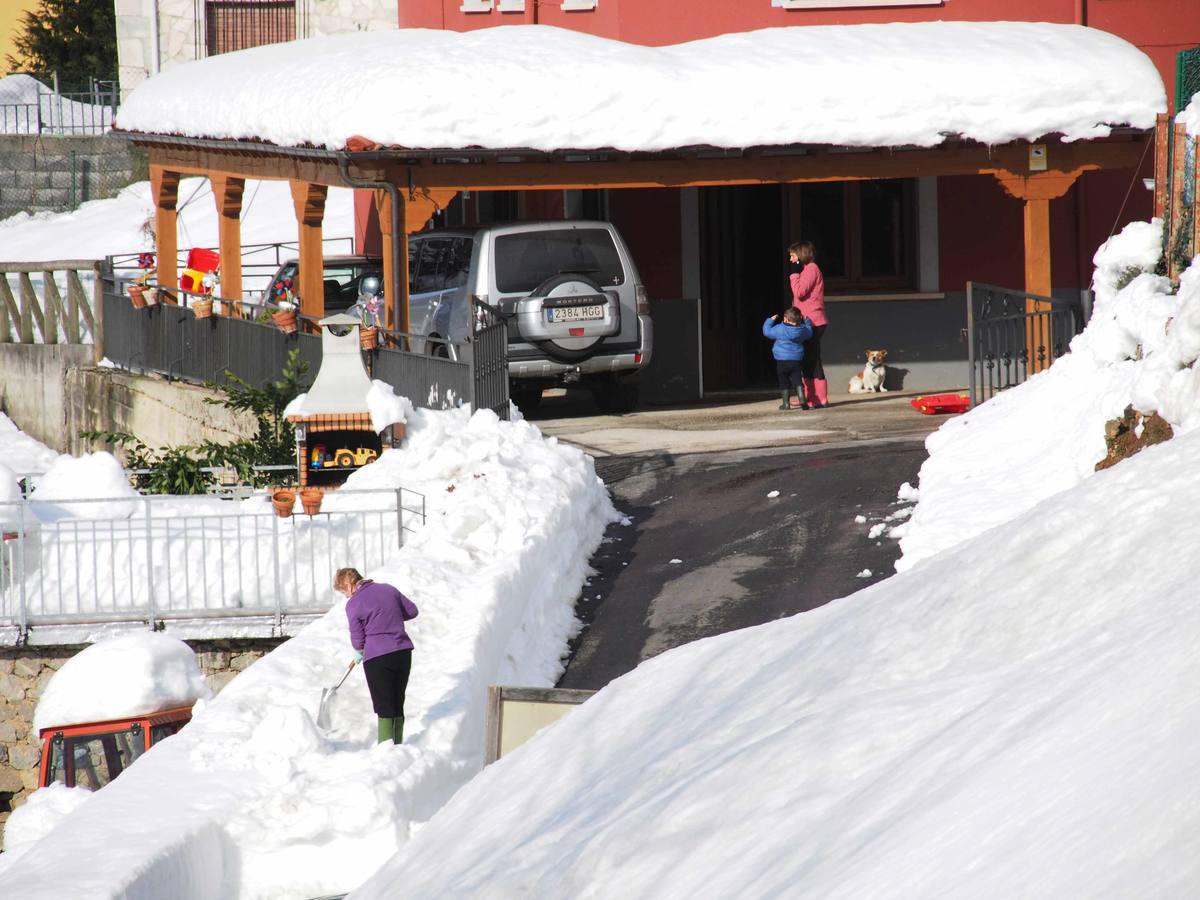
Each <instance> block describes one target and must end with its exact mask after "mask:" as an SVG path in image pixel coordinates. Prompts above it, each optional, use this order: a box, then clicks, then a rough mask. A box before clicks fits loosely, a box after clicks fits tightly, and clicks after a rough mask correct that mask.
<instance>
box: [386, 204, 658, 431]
mask: <svg viewBox="0 0 1200 900" xmlns="http://www.w3.org/2000/svg"><path fill="white" fill-rule="evenodd" d="M408 247H409V250H408V253H409V278H410V282H409V285H410V286H409V304H410V316H411V323H412V330H413V332H414V333H415V334H420V335H425V336H429V337H434V338H442V339H445V340H448V341H450V342H452V344H451V345H450V347H449V348H448V347H447V344H446V343H444V342H442V341H425V342H421V343H420V349H423V350H424V351H425V352H428V353H430V354H435V355H436V354H451V353H453V346H452V345H453V342H461V341H463V340H464V339H465V338H466V337H467V335H468V333H469V329H470V317H471V312H470V310H471V306H470V300H471V297H472V296H475V297H478V298H479V299H480V300H483V301H484V302H487V303H490V304H491V305H492V306H494V307H497V308H498V309H499V310H500V311H501V312H502V314H503V315H504V316H505V317H506V318H507V321H508V341H509V344H508V372H509V378H510V383H511V386H512V397H513V400H514V401H515V402H516V403H517V404H518V405H519V406H522V407H524V408H526V409H528V408H531V407H533V406H535V405H536V404H537V402H538V401H539V400H540V399H541V396H542V391H543V390H544V389H545V388H548V387H554V386H557V385H563V384H573V383H580V384H583V385H585V386H587V387H589V388H591V390H592V393H593V395H594V396H595V398H596V401H597V404H598V405H599V406H600V407H601V409H603V410H605V411H607V412H624V411H628V410H630V409H632V408H633V407H634V405H636V403H637V383H636V382H635V381H632V380H630V379H629V376H630V375H632V374H634V373H635V372H637V371H638V370H639V369H641V368H643V367H644V366H645V365H646V364H647V363H649V361H650V352H651V345H652V341H653V328H652V325H651V322H650V315H649V301H648V300H647V297H646V290H645V288H644V287H643V285H642V281H641V278H640V277H639V276H638V272H637V267H636V266H635V265H634V262H633V257H632V256H631V255H630V253H629V249H628V248H627V247H626V246H625V242H624V240H622V238H621V235H620V234H619V233H618V231H617V229H616V228H615V227H613V225H612V224H611V223H609V222H592V221H561V220H560V221H545V222H515V223H509V224H504V225H487V226H481V227H479V228H472V229H446V230H441V231H429V232H425V233H422V234H417V235H413V236H412V237H411V238H410V239H409V245H408Z"/></svg>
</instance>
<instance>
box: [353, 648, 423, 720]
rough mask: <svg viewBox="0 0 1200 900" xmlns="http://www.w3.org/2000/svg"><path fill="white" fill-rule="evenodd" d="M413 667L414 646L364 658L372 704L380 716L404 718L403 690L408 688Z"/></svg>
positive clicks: (384, 717)
mask: <svg viewBox="0 0 1200 900" xmlns="http://www.w3.org/2000/svg"><path fill="white" fill-rule="evenodd" d="M411 669H412V651H411V650H393V651H392V652H391V653H385V654H384V655H383V656H373V657H371V658H370V659H368V660H366V661H364V662H363V672H365V673H366V676H367V689H368V690H369V691H370V692H371V705H372V706H373V707H375V715H377V716H379V718H381V719H403V718H404V692H405V691H406V690H407V689H408V673H409V670H411Z"/></svg>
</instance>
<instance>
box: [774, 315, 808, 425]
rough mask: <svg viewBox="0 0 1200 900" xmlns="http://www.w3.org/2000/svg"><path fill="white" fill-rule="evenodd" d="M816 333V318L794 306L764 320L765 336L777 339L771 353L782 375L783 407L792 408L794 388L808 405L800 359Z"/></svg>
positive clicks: (777, 370) (780, 406)
mask: <svg viewBox="0 0 1200 900" xmlns="http://www.w3.org/2000/svg"><path fill="white" fill-rule="evenodd" d="M812 334H813V326H812V322H811V321H809V320H808V319H807V318H805V317H804V315H803V314H802V313H801V312H800V310H798V309H796V308H795V307H794V306H793V307H791V308H790V309H788V311H787V312H785V313H784V314H783V315H782V316H779V315H774V316H769V317H768V318H767V320H766V321H765V322H763V336H764V337H769V338H771V339H772V340H773V341H775V345H774V346H773V347H772V348H771V355H772V356H774V357H775V372H776V375H778V377H779V390H780V391H781V392H782V397H781V401H782V402H781V403H780V404H779V408H780V409H791V408H792V407H791V402H790V401H791V395H792V391H793V390H794V391H795V392H796V396H797V397H799V398H800V403H801V408H804V409H807V407H806V406H804V405H803V404H804V392H803V390H802V389H801V380H802V378H803V374H802V370H801V365H800V362H801V361H802V360H803V359H804V342H805V341H807V340H808V339H809V338H811V337H812Z"/></svg>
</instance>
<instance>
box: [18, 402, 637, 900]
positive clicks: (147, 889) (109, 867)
mask: <svg viewBox="0 0 1200 900" xmlns="http://www.w3.org/2000/svg"><path fill="white" fill-rule="evenodd" d="M347 484H348V487H351V488H367V487H380V486H384V485H388V486H392V487H394V486H396V485H398V484H403V485H404V486H405V487H408V488H410V489H413V490H416V491H420V492H422V493H423V494H424V495H425V497H426V503H427V513H428V521H427V524H426V526H425V528H424V529H423V530H422V531H420V532H419V533H418V534H417V535H416V536H414V537H413V538H411V539H410V540H409V542H408V543H406V545H405V546H404V547H403V548H402V549H401V550H399V551H398V552H397V553H396V555H395V556H394V558H393V559H392V561H391V562H390V563H389V564H388V565H387V566H385V567H382V568H380V569H378V570H375V571H371V572H368V573H366V574H367V575H368V577H372V578H375V579H377V580H381V581H387V582H391V583H393V584H396V585H397V586H399V587H401V588H402V589H403V590H404V591H405V593H407V594H408V595H409V596H410V597H412V598H413V600H414V601H415V602H416V603H417V605H418V607H419V608H420V616H419V618H417V619H416V620H414V621H413V622H412V623H411V634H412V636H413V640H414V642H415V644H416V650H415V652H414V657H413V676H412V681H411V682H410V685H409V693H408V699H407V704H406V712H407V728H406V738H407V743H405V744H403V745H401V746H395V747H393V746H392V745H376V744H375V743H374V738H375V719H374V715H373V713H372V710H371V706H370V700H369V697H368V694H367V689H366V684H365V682H364V680H363V676H362V674H361V669H356V670H355V672H354V673H353V674H352V675H351V676H350V678H349V680H347V682H346V683H345V685H343V687H342V689H341V690H340V691H339V692H338V695H337V696H338V701H339V702H338V704H337V705H336V706H335V707H334V708H333V725H332V728H331V730H330V731H329V732H328V733H321V732H320V731H318V730H317V728H316V727H315V725H314V721H313V720H314V717H315V715H316V711H317V704H318V701H319V697H320V693H321V689H322V688H323V687H327V686H329V685H331V684H333V683H335V682H336V681H337V680H338V678H340V677H341V675H342V673H343V672H344V671H345V669H346V666H347V664H348V662H349V660H350V658H351V649H350V644H349V639H348V636H347V625H346V618H345V611H344V606H345V604H344V601H340V602H338V603H336V604H335V605H334V608H333V609H332V610H331V611H330V612H329V614H328V615H326V616H325V617H324V618H322V619H320V620H318V621H317V622H316V623H314V624H313V625H311V626H309V627H308V628H306V629H305V630H304V631H303V632H301V633H300V634H299V635H298V636H296V637H295V638H293V639H292V640H290V641H288V642H287V643H286V644H283V645H282V646H281V647H279V648H278V649H277V650H275V651H274V652H272V653H270V654H268V655H267V656H266V657H264V658H263V659H261V660H260V661H259V662H257V663H255V664H254V665H253V666H251V667H250V668H248V669H247V670H246V671H245V672H244V673H242V674H241V675H239V676H238V677H237V678H236V679H234V681H232V682H231V683H230V684H229V685H228V686H227V687H226V688H225V689H224V690H223V691H222V692H221V693H220V694H219V695H218V696H217V697H216V698H215V699H214V700H212V701H211V702H205V701H201V702H200V703H198V704H197V706H196V713H195V718H194V719H193V720H192V722H191V723H190V724H189V725H188V726H186V727H185V728H184V729H183V730H182V731H181V732H180V733H179V734H177V735H175V736H174V737H171V738H168V739H167V740H165V741H163V742H162V743H160V744H158V745H156V746H155V747H154V748H152V749H151V750H150V751H149V752H148V753H146V755H145V756H143V757H142V758H141V759H140V760H139V761H138V763H137V765H135V766H133V767H131V768H130V769H129V770H128V771H127V772H125V773H124V774H123V775H122V776H121V777H120V778H119V779H117V780H116V781H115V782H113V783H112V784H111V785H109V786H107V787H106V788H104V790H102V791H99V792H97V793H96V794H95V795H94V796H93V797H92V798H90V799H89V800H88V801H87V802H86V803H85V804H83V805H81V806H80V807H79V808H78V809H77V810H76V811H75V812H74V813H73V814H72V815H70V816H69V817H68V818H67V819H65V820H64V821H63V822H62V823H61V824H60V825H59V826H58V827H57V828H55V829H54V830H52V831H51V832H50V833H49V834H48V835H47V836H46V837H45V838H43V839H42V840H40V841H38V842H36V843H34V844H32V845H31V846H29V847H28V849H27V850H26V852H25V854H24V856H22V857H21V858H19V859H18V860H17V861H16V863H15V864H14V865H12V866H11V868H10V869H9V870H8V871H6V872H5V874H4V892H5V894H6V895H7V894H11V895H12V896H21V897H27V898H43V897H44V898H52V897H62V896H67V895H70V896H96V897H109V896H127V897H146V898H151V897H153V898H161V897H172V898H207V897H213V898H229V897H241V898H258V897H263V898H265V897H280V896H288V897H309V896H317V895H320V894H326V893H330V892H334V891H338V890H342V891H344V890H348V889H350V888H352V887H353V886H355V885H356V884H358V883H360V882H361V881H362V880H363V879H364V878H365V877H366V876H367V875H368V874H369V873H370V872H372V871H374V870H375V869H376V868H377V867H378V866H379V865H380V864H381V863H383V862H384V861H385V860H386V859H387V858H388V857H389V856H390V855H391V854H392V853H393V852H394V851H395V849H396V847H397V845H398V844H400V843H403V842H404V841H405V840H406V839H407V838H408V836H409V834H410V832H411V830H412V829H413V828H414V827H415V826H416V825H418V824H420V823H422V822H424V821H426V820H427V819H429V817H430V816H432V814H433V813H434V811H435V810H436V809H437V808H438V807H439V806H441V805H442V804H443V803H444V802H445V801H446V800H447V799H448V798H449V797H450V796H451V795H452V794H453V793H454V792H455V791H456V790H457V789H458V787H459V786H460V785H462V784H463V783H464V782H466V781H467V780H468V779H469V778H470V777H471V776H472V775H473V774H475V773H476V772H477V771H478V770H479V769H480V767H481V766H482V761H483V742H484V740H483V739H484V734H483V727H484V707H485V700H486V689H487V686H488V685H489V684H495V683H515V684H527V685H539V686H550V685H552V684H553V683H554V682H555V680H556V679H557V677H558V675H559V674H560V672H561V669H562V663H561V656H562V654H563V653H564V652H565V650H566V643H567V640H568V639H569V637H570V636H571V635H572V634H573V633H574V631H575V630H576V628H577V620H576V619H575V617H574V609H573V607H574V601H575V598H576V596H577V595H578V592H579V589H580V586H581V585H582V583H583V579H584V577H585V572H586V571H587V559H588V558H589V556H590V555H591V553H592V551H593V550H594V549H595V547H596V546H597V545H598V544H599V542H600V538H601V535H602V534H603V530H604V528H605V527H606V525H607V524H608V523H609V522H610V521H612V520H613V519H614V518H615V512H614V510H613V508H612V505H611V503H610V502H609V499H608V495H607V492H606V491H605V489H604V486H603V484H602V483H601V482H600V480H599V479H598V478H597V477H596V474H595V470H594V468H593V466H592V463H591V460H590V458H589V457H587V456H585V455H584V454H583V453H581V452H579V451H578V450H575V449H574V448H571V447H567V446H564V445H560V444H558V443H557V441H555V440H554V439H545V438H543V437H542V435H541V433H540V432H539V431H538V430H537V429H536V428H534V427H532V426H531V425H529V424H528V423H525V422H523V421H518V422H514V423H506V422H501V421H499V419H497V417H496V416H495V415H494V414H493V413H491V412H488V411H482V412H478V413H476V414H475V415H474V416H469V415H468V413H467V412H466V411H465V410H457V411H452V412H444V413H433V412H428V411H417V412H415V413H414V414H412V415H411V416H410V418H409V437H408V438H407V440H406V444H405V446H404V448H403V449H400V450H389V451H386V452H385V453H383V454H382V455H381V457H380V458H379V460H378V461H377V462H376V463H375V464H373V465H371V466H369V467H367V468H365V469H362V470H360V471H359V472H356V473H355V474H354V475H352V476H351V478H350V480H349V482H348V483H347ZM334 496H336V495H334ZM332 576H333V573H332V571H331V572H330V579H331V581H332ZM331 597H332V591H331ZM114 835H119V839H116V840H115V839H114Z"/></svg>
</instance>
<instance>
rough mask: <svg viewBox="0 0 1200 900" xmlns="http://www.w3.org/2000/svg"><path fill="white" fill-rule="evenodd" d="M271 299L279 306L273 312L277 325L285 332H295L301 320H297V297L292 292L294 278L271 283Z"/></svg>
mask: <svg viewBox="0 0 1200 900" xmlns="http://www.w3.org/2000/svg"><path fill="white" fill-rule="evenodd" d="M271 299H272V300H274V301H275V305H276V306H278V307H279V309H277V310H275V311H274V312H272V313H271V318H272V319H273V320H274V321H275V325H276V327H278V328H279V330H280V331H282V332H283V333H284V334H295V333H296V331H297V330H298V328H299V322H298V321H297V320H296V298H295V295H294V294H293V293H292V279H291V278H281V279H279V280H278V281H276V282H275V283H274V284H273V285H271Z"/></svg>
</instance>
